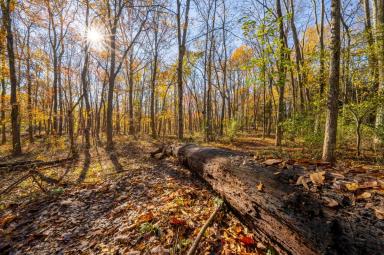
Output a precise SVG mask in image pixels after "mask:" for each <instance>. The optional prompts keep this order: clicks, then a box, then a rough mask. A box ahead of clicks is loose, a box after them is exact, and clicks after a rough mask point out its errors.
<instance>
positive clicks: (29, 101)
mask: <svg viewBox="0 0 384 255" xmlns="http://www.w3.org/2000/svg"><path fill="white" fill-rule="evenodd" d="M30 30H31V27H30V26H28V28H27V42H26V43H27V59H26V62H27V63H26V64H27V112H28V113H27V114H28V137H29V142H30V143H33V142H34V141H33V125H32V123H33V118H32V77H31V48H30V45H29V44H30V35H31V31H30Z"/></svg>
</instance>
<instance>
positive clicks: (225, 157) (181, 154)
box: [153, 144, 384, 255]
mask: <svg viewBox="0 0 384 255" xmlns="http://www.w3.org/2000/svg"><path fill="white" fill-rule="evenodd" d="M159 152H160V153H162V154H160V158H161V157H162V156H165V155H173V156H175V157H177V159H178V160H179V162H180V163H181V164H183V165H184V166H186V167H188V168H189V169H190V170H191V171H192V172H193V173H196V174H198V175H199V176H200V177H201V178H203V179H204V180H205V181H206V182H207V183H208V184H209V185H210V186H211V187H212V188H213V190H214V191H216V192H217V193H218V194H219V195H220V196H222V197H223V198H224V199H225V201H226V202H227V203H228V205H229V206H230V207H231V208H232V209H233V211H234V212H235V213H236V214H237V215H238V217H239V218H240V219H241V220H242V222H243V223H245V224H246V225H247V226H248V227H249V228H250V229H252V230H253V231H254V232H255V234H256V236H257V238H260V239H261V241H263V242H264V243H267V244H271V245H273V246H274V248H275V249H276V250H277V252H278V253H279V254H300V255H301V254H306V255H311V254H349V255H352V254H380V253H381V252H382V247H384V228H383V226H382V224H379V222H378V221H377V220H376V218H375V216H374V215H373V212H372V211H370V210H367V209H361V210H362V211H359V210H358V209H356V208H354V207H350V206H345V207H344V206H339V208H337V209H335V208H330V207H326V206H324V205H323V203H324V201H323V198H322V196H323V195H325V194H326V195H327V196H329V195H330V194H334V191H333V189H332V188H326V186H324V187H323V188H322V189H321V191H320V192H309V191H305V190H304V189H303V188H302V187H299V186H296V185H294V184H293V183H295V182H296V180H297V178H298V176H299V175H302V174H304V170H303V169H301V168H299V167H294V168H293V169H291V170H289V169H285V170H284V171H281V169H278V168H275V167H267V166H262V165H260V164H258V163H256V162H254V161H253V160H251V159H249V158H247V157H246V156H245V155H244V154H239V153H235V152H232V151H228V150H224V149H217V148H207V147H199V146H197V145H194V144H187V145H183V146H172V147H166V148H163V149H162V150H158V151H157V152H154V153H153V155H155V156H157V155H156V154H155V153H159ZM260 184H262V186H263V188H262V189H260V188H257V186H259V185H260ZM352 211H353V213H352ZM361 213H363V214H364V213H365V214H367V213H368V214H369V216H367V217H363V216H362V215H361Z"/></svg>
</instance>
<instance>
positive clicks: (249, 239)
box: [239, 236, 255, 246]
mask: <svg viewBox="0 0 384 255" xmlns="http://www.w3.org/2000/svg"><path fill="white" fill-rule="evenodd" d="M239 240H240V242H242V243H243V244H244V245H246V246H251V245H254V244H255V240H253V238H252V237H250V236H242V237H240V239H239Z"/></svg>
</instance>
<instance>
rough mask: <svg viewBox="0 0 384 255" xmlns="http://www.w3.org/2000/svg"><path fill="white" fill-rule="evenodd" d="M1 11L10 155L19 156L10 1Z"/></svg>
mask: <svg viewBox="0 0 384 255" xmlns="http://www.w3.org/2000/svg"><path fill="white" fill-rule="evenodd" d="M1 9H2V12H3V18H2V19H3V24H4V26H5V29H6V31H7V51H8V62H9V76H10V81H11V100H10V104H11V106H12V110H11V122H12V154H13V155H15V156H16V155H20V154H21V141H20V116H19V103H18V102H17V78H16V67H15V53H14V50H13V34H12V20H11V14H10V12H11V0H6V1H1Z"/></svg>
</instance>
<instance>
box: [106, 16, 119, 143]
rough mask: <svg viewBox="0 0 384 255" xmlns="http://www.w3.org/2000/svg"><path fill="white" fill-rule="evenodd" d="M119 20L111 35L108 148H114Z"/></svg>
mask: <svg viewBox="0 0 384 255" xmlns="http://www.w3.org/2000/svg"><path fill="white" fill-rule="evenodd" d="M116 23H117V22H115V24H114V25H113V27H112V29H111V35H110V51H111V62H110V70H109V80H108V99H107V120H106V121H107V150H112V149H113V122H112V121H113V120H112V117H113V90H114V89H115V78H116V74H115V68H116V29H117V24H116Z"/></svg>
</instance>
